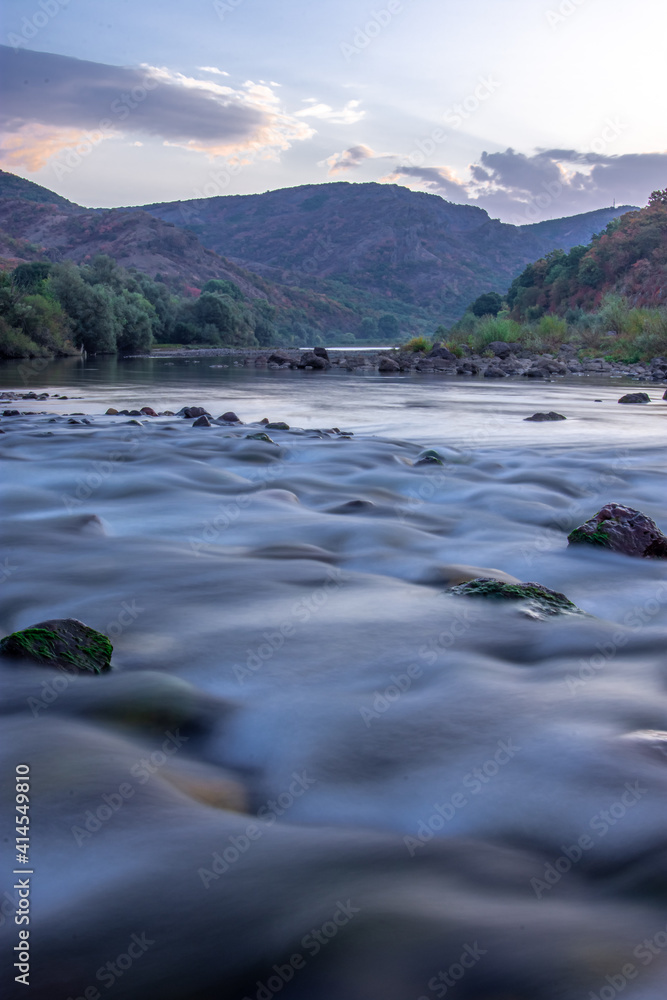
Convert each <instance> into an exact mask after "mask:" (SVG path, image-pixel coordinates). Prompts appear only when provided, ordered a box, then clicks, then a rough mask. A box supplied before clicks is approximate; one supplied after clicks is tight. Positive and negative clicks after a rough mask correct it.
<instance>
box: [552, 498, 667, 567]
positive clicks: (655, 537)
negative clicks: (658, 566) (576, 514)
mask: <svg viewBox="0 0 667 1000" xmlns="http://www.w3.org/2000/svg"><path fill="white" fill-rule="evenodd" d="M567 540H568V542H569V543H570V545H592V546H594V547H596V548H602V549H609V550H610V551H612V552H620V553H622V554H623V555H626V556H634V557H639V558H644V559H667V535H664V534H663V533H662V531H661V530H660V528H659V527H658V525H657V524H656V523H655V521H653V520H652V519H651V518H650V517H648V516H647V515H646V514H643V513H642V512H641V511H640V510H635V509H634V508H633V507H625V506H624V505H623V504H619V503H608V504H606V505H605V506H604V507H603V508H602V509H601V510H599V511H598V512H597V514H596V515H595V516H594V517H592V518H591V519H590V521H586V522H584V524H580V525H579V527H578V528H575V529H574V531H571V532H570V534H569V535H568V536H567Z"/></svg>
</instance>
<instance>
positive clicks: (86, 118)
mask: <svg viewBox="0 0 667 1000" xmlns="http://www.w3.org/2000/svg"><path fill="white" fill-rule="evenodd" d="M0 60H1V64H0V66H1V68H0V95H1V97H2V112H1V118H2V120H3V123H4V128H5V129H6V130H8V131H17V130H18V129H19V128H21V127H23V126H25V125H31V124H40V125H49V126H54V127H59V128H80V129H94V128H99V127H100V122H102V121H104V120H106V121H109V122H112V124H113V126H115V127H118V128H119V129H121V130H122V131H124V132H127V131H130V132H135V133H143V134H145V135H152V136H159V137H161V138H163V139H166V140H169V141H173V142H189V141H193V140H194V141H195V142H199V143H204V144H211V145H215V144H223V143H242V142H243V141H245V140H248V139H250V138H251V137H252V136H253V135H254V134H255V133H257V132H258V131H259V130H260V129H261V128H263V127H265V126H267V125H268V124H269V122H270V112H269V111H267V110H264V109H262V107H261V106H258V104H257V103H254V102H253V103H250V102H248V101H246V100H244V97H243V95H242V94H239V93H238V92H237V93H234V92H231V93H230V94H229V95H225V94H223V93H221V92H216V91H215V90H213V89H199V88H198V87H195V86H188V85H185V83H184V81H183V80H182V78H181V79H180V80H179V78H178V77H171V78H170V77H168V76H166V75H164V74H161V73H160V71H154V70H150V69H142V68H136V69H135V68H128V67H122V66H107V65H105V64H103V63H94V62H88V61H85V60H82V59H71V58H69V57H68V56H59V55H53V54H51V53H47V52H32V51H28V50H24V49H19V50H15V49H12V48H9V47H8V46H0ZM209 86H210V87H211V88H213V87H215V85H214V84H211V85H209ZM221 89H222V88H221ZM106 127H107V128H109V126H106Z"/></svg>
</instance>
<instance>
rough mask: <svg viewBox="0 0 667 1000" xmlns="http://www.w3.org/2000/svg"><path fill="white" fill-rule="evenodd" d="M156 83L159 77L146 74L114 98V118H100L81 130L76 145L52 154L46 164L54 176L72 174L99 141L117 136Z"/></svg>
mask: <svg viewBox="0 0 667 1000" xmlns="http://www.w3.org/2000/svg"><path fill="white" fill-rule="evenodd" d="M159 86H160V82H159V80H155V79H152V78H151V77H149V76H145V77H144V78H143V80H142V83H141V84H138V85H137V86H135V87H132V88H131V90H129V91H125V92H123V93H122V94H119V96H118V97H117V98H116V100H114V101H112V102H111V104H110V105H109V111H110V112H111V114H112V115H113V118H102V119H100V121H99V122H98V124H97V128H96V129H93V131H86V132H84V133H83V139H82V140H80V141H79V142H78V143H77V144H76V146H65V147H64V148H63V149H61V150H60V152H59V153H58V155H57V156H56V157H51V159H50V160H49V166H50V168H51V170H52V171H53V173H54V174H55V175H56V179H57V180H62V178H63V177H65V176H67V174H71V173H72V171H73V170H76V168H77V167H79V166H80V165H81V164H82V163H83V161H84V160H85V159H86V157H87V156H90V154H91V153H92V152H93V150H94V149H95V148H96V147H97V146H99V144H100V143H101V142H103V141H104V140H105V139H110V138H112V137H113V136H114V135H116V134H117V133H116V129H117V127H118V125H119V124H120V123H121V122H124V121H125V120H126V119H127V118H129V117H130V115H131V114H132V112H133V111H135V110H136V109H137V108H138V107H139V105H140V104H142V103H143V101H145V100H146V98H147V97H148V95H149V94H150V93H151V92H152V91H153V90H155V89H156V88H157V87H159Z"/></svg>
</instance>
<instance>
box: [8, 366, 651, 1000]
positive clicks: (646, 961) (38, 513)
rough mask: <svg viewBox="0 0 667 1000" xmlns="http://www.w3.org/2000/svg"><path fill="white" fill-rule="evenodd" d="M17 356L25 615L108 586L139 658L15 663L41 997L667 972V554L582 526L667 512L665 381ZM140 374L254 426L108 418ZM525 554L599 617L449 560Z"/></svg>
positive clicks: (14, 487) (617, 988)
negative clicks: (571, 537) (548, 610)
mask: <svg viewBox="0 0 667 1000" xmlns="http://www.w3.org/2000/svg"><path fill="white" fill-rule="evenodd" d="M217 364H220V365H229V366H230V367H228V368H224V367H222V368H219V367H211V365H217ZM20 367H21V366H19V365H16V366H5V367H4V368H3V369H1V370H0V387H1V388H3V389H10V388H11V389H14V390H17V389H18V390H21V391H25V390H28V391H29V390H34V391H36V392H37V391H39V390H41V389H45V390H47V391H48V392H49V393H51V394H52V395H51V396H50V397H49V399H47V400H45V401H39V402H35V401H30V402H26V401H19V402H16V403H6V404H5V406H7V407H9V406H12V407H15V408H18V409H24V408H26V409H27V408H28V407H30V408H33V409H34V410H40V411H44V412H43V413H35V414H32V415H27V416H19V417H6V418H3V419H2V421H1V422H0V429H2V430H3V431H4V432H5V433H3V434H2V435H0V453H1V454H2V459H3V465H4V469H5V475H4V477H3V484H2V487H1V490H2V494H1V496H2V508H3V513H4V520H3V526H2V532H3V538H2V550H1V555H2V560H4V562H2V566H1V567H0V576H1V578H2V593H3V597H4V602H3V612H2V629H3V632H2V634H3V635H5V634H7V633H9V632H11V631H13V630H16V629H20V628H24V627H26V626H28V625H30V624H33V623H35V622H38V621H41V620H44V619H49V618H60V617H74V618H79V619H81V620H82V621H84V622H86V623H87V624H89V625H91V626H93V627H94V628H97V629H99V630H100V631H103V632H105V633H106V634H108V635H109V636H110V637H111V638H112V641H113V644H114V656H113V663H114V667H115V669H114V670H113V672H112V673H111V674H109V675H106V676H103V677H92V678H89V677H71V676H68V677H64V675H58V674H56V675H55V679H54V675H52V673H51V672H49V671H48V670H46V669H45V668H38V667H34V668H29V667H26V666H25V665H22V666H20V667H19V666H18V665H17V664H15V663H11V662H5V663H4V664H3V665H2V667H0V684H1V686H2V712H3V713H4V718H3V733H4V738H3V741H2V756H3V764H4V769H3V773H4V776H3V782H4V783H5V785H3V788H4V791H5V793H6V795H7V796H9V795H10V794H12V795H13V787H14V772H15V768H16V765H19V764H28V765H29V767H30V770H31V820H32V830H33V832H32V841H31V850H32V856H31V857H32V869H31V870H34V874H33V875H31V879H32V882H31V904H32V911H31V913H32V915H31V923H30V931H31V936H30V947H31V948H32V949H34V951H33V952H32V956H33V957H32V959H31V977H32V978H31V985H32V990H31V992H30V995H31V996H32V997H33V998H35V1000H60V998H62V1000H68V998H70V997H71V998H75V997H82V996H85V997H86V998H93V997H95V995H96V993H97V995H98V996H107V995H108V996H111V997H119V998H127V1000H139V998H141V1000H146V998H152V997H156V998H157V997H160V998H164V1000H204V998H211V1000H213V998H216V1000H218V998H225V1000H227V998H229V1000H244V998H246V1000H247V998H249V1000H272V998H273V997H274V996H277V995H280V996H281V997H286V998H287V1000H424V998H425V997H426V998H428V1000H431V998H433V997H444V996H448V997H454V998H456V1000H458V998H461V1000H581V998H585V1000H589V998H590V997H591V995H592V996H593V997H597V998H599V1000H613V997H615V996H617V995H620V994H622V995H623V997H624V998H631V1000H664V995H665V993H664V982H665V978H666V975H665V973H666V971H667V970H666V964H667V911H666V909H665V905H664V904H665V887H666V878H667V868H666V858H667V854H666V852H665V830H667V798H666V792H667V661H666V660H665V653H664V649H665V626H666V625H667V573H666V564H665V563H664V562H663V561H659V560H642V559H631V558H628V557H625V556H621V555H618V554H614V553H610V552H607V551H604V550H598V549H593V548H583V547H568V545H567V534H568V532H569V531H570V530H571V529H572V528H573V527H575V526H576V525H578V524H580V523H582V522H583V521H584V520H586V519H587V518H589V517H591V516H592V515H593V514H594V513H595V512H596V511H597V510H598V509H599V508H600V507H601V506H602V505H603V504H605V503H606V502H608V501H610V500H615V501H618V502H620V503H625V504H628V505H629V506H632V507H635V508H638V509H640V510H642V511H644V512H645V513H646V514H648V515H649V516H650V517H653V518H654V519H655V520H656V521H657V523H658V524H659V525H660V527H661V528H662V529H663V530H667V503H666V500H665V498H666V497H667V491H666V490H665V460H664V440H665V420H666V419H667V402H665V401H662V399H661V397H662V393H663V391H664V388H660V389H659V390H658V389H657V387H656V386H655V385H652V384H651V385H644V384H642V383H637V382H633V383H632V388H633V389H635V390H636V389H646V391H648V392H649V394H650V395H651V398H652V400H653V402H651V403H650V404H648V405H646V406H619V405H618V402H617V400H618V398H619V396H620V395H621V394H622V392H624V391H627V389H626V384H625V383H624V382H623V380H619V379H613V380H612V379H600V380H597V381H593V380H591V379H587V378H576V379H574V378H573V379H570V380H568V381H563V380H559V381H556V382H549V383H545V382H540V383H537V384H536V383H533V382H532V381H528V380H526V379H508V380H506V381H505V380H504V381H503V382H490V381H489V380H480V379H469V380H466V379H463V378H459V379H456V380H445V379H443V378H441V377H438V376H432V377H430V376H423V375H422V376H406V377H394V376H389V377H386V376H379V375H373V374H347V373H330V372H326V373H316V372H312V373H309V372H282V371H279V372H276V371H255V370H254V369H251V370H248V369H245V368H241V367H235V366H234V365H233V361H231V360H230V358H229V357H221V358H220V359H210V358H201V359H184V360H180V359H170V360H167V359H136V360H134V361H132V362H115V361H109V360H105V361H97V360H93V359H91V360H90V361H89V362H85V363H84V362H81V361H80V360H79V359H70V360H67V361H64V362H59V363H54V364H52V365H49V366H48V367H46V368H43V369H42V370H40V371H38V372H37V371H34V372H33V374H30V372H29V371H28V372H27V371H26V369H25V367H24V368H23V371H22V373H20V372H19V368H20ZM53 394H58V395H61V396H62V395H66V396H68V397H69V398H68V399H67V400H62V399H54V398H53ZM143 405H149V406H153V407H154V408H155V409H156V410H164V409H170V410H173V411H177V410H178V409H179V408H180V407H181V406H183V405H203V406H204V407H206V408H207V409H209V410H210V412H211V413H212V414H213V415H214V416H216V417H217V416H218V415H219V414H220V413H222V412H223V411H225V410H229V409H233V410H235V411H236V412H237V413H238V415H239V417H240V418H241V420H243V421H244V422H245V423H244V425H230V426H222V425H218V424H216V425H214V426H212V427H193V426H192V423H193V421H192V420H184V419H182V418H179V417H159V418H150V417H145V418H143V417H142V418H141V420H140V422H139V424H137V423H129V422H128V418H127V417H107V416H104V411H105V410H106V409H107V407H109V406H114V407H116V408H121V407H127V408H128V409H129V408H140V407H141V406H143ZM536 410H557V411H558V412H560V413H562V414H563V415H565V416H566V417H567V419H566V420H565V421H558V422H554V423H532V422H525V420H524V418H525V417H526V416H529V415H530V414H532V413H533V412H535V411H536ZM72 413H79V414H81V413H84V414H89V415H90V416H89V417H88V418H86V419H89V420H90V423H88V424H85V423H78V424H70V423H69V422H68V421H69V420H70V419H75V420H79V421H81V420H82V417H80V416H79V417H74V418H71V417H70V416H69V414H72ZM263 417H268V418H269V419H270V420H271V421H281V420H282V421H286V422H287V423H288V424H289V425H290V430H268V432H267V433H268V435H269V436H270V438H271V439H272V442H267V441H263V440H256V439H252V438H249V437H248V435H251V434H257V433H260V432H262V431H264V427H263V426H262V425H259V424H255V423H254V422H256V421H259V420H260V419H261V418H263ZM249 425H250V426H249ZM334 427H335V428H337V429H339V430H340V431H341V432H343V433H342V434H341V433H339V432H338V431H337V430H334ZM426 448H433V449H436V450H437V451H438V453H439V455H440V459H441V462H442V464H434V463H422V464H418V463H419V459H420V457H423V455H424V449H426ZM502 574H508V575H509V577H513V578H518V579H519V580H522V581H536V582H538V583H540V584H543V585H545V586H547V587H549V588H552V589H554V590H556V591H559V592H563V593H565V594H566V595H567V597H568V598H570V600H572V601H573V602H574V603H575V605H577V607H578V608H579V609H581V611H582V612H583V613H582V614H568V615H560V616H555V617H552V618H548V619H546V620H540V619H538V618H535V617H534V616H532V615H530V614H527V613H526V612H525V609H523V608H522V607H520V606H518V605H516V604H515V603H513V602H509V601H508V602H492V601H488V600H480V599H477V600H473V599H471V598H465V597H461V596H457V595H455V594H452V593H450V592H449V589H450V587H451V586H452V585H454V584H457V583H460V582H462V581H464V580H466V579H472V578H474V577H476V576H486V575H500V576H502ZM509 577H508V578H509ZM63 677H64V679H63ZM56 682H57V683H56ZM10 819H12V820H13V814H10ZM4 838H5V839H4V841H3V846H2V886H1V888H2V892H3V893H4V895H2V900H3V903H2V907H1V915H0V924H1V926H0V938H1V940H2V955H3V961H5V962H6V961H7V956H8V955H9V954H11V948H13V946H14V944H16V942H17V933H18V926H17V925H15V923H14V920H13V913H14V909H15V906H17V905H18V900H19V897H18V892H19V890H18V889H15V888H13V886H14V885H15V884H16V883H15V881H13V879H15V878H18V877H20V876H13V875H12V874H11V872H12V870H13V868H14V866H15V857H14V852H13V844H14V825H13V822H12V823H11V824H10V825H9V826H8V827H7V831H6V833H4ZM10 963H11V960H10ZM3 971H6V976H7V982H8V983H9V984H10V985H9V988H8V991H7V994H6V995H7V996H8V997H10V998H11V1000H13V998H14V997H21V996H23V995H24V990H23V987H22V986H21V984H17V983H14V975H15V973H13V972H12V971H11V969H10V968H9V967H7V968H6V970H3ZM12 984H13V985H12ZM87 991H88V992H87ZM95 991H96V992H95ZM610 991H611V992H610ZM25 995H28V994H27V993H26V994H25Z"/></svg>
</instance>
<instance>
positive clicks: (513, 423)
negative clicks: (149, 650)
mask: <svg viewBox="0 0 667 1000" xmlns="http://www.w3.org/2000/svg"><path fill="white" fill-rule="evenodd" d="M235 360H237V361H238V360H239V359H235V358H234V357H233V356H231V355H221V356H219V357H206V358H204V357H200V358H169V359H165V358H158V357H152V358H134V359H123V358H118V357H116V356H111V357H108V356H102V357H96V358H91V359H88V360H83V359H81V358H65V359H63V360H59V361H53V362H48V363H45V362H41V361H37V362H23V363H20V364H18V363H17V364H9V363H5V364H4V365H2V366H0V389H15V390H16V389H18V390H21V391H38V390H39V389H47V390H48V391H50V392H52V393H58V394H63V395H67V396H68V397H69V399H68V401H67V402H66V403H65V402H63V401H58V400H47V401H45V402H44V403H42V402H40V403H39V404H33V405H35V406H36V405H39V407H40V409H44V410H49V411H51V412H59V413H64V412H68V413H70V412H76V411H85V412H87V413H104V411H105V410H106V409H107V408H108V407H110V406H113V407H115V408H116V409H133V408H138V409H140V408H141V407H142V406H144V405H149V406H153V407H154V408H155V409H157V410H165V409H170V410H173V411H177V410H179V409H180V408H181V407H182V406H187V405H200V406H204V407H206V408H207V409H209V410H210V412H211V413H212V414H213V415H214V416H218V415H219V414H221V413H223V412H225V411H226V410H229V409H233V410H235V411H236V412H237V413H238V414H239V416H241V418H242V419H243V420H247V421H254V420H261V419H262V417H265V416H268V417H269V418H270V419H274V420H286V421H287V422H288V423H290V424H294V425H296V426H302V427H303V426H311V427H312V426H323V425H325V424H327V423H328V424H329V425H332V424H335V425H336V426H342V425H343V424H344V425H345V426H346V427H348V428H349V429H351V430H354V431H356V432H359V431H366V432H367V433H373V434H377V433H386V434H394V435H399V436H401V437H404V438H405V437H407V438H410V439H413V440H426V439H428V440H432V439H433V435H434V434H435V435H439V436H444V437H446V438H447V439H448V440H450V441H452V442H457V443H465V442H467V441H472V442H475V443H477V444H481V443H484V442H493V441H496V442H503V443H511V442H515V441H516V442H524V443H526V444H528V443H531V442H536V443H537V442H541V441H544V440H545V431H544V428H543V427H542V428H541V429H540V426H539V425H538V427H537V429H536V427H535V425H531V424H530V423H528V424H523V423H522V421H523V418H524V417H526V416H530V415H531V414H532V413H534V412H535V411H537V410H552V409H560V410H561V411H563V412H564V413H565V415H566V416H567V417H568V418H569V419H570V420H571V421H572V422H570V423H561V424H559V425H558V429H557V431H556V430H555V428H554V427H553V425H552V426H551V427H550V429H549V431H547V432H546V433H547V434H550V435H551V439H554V440H556V441H562V442H573V443H574V442H584V441H591V440H599V441H601V442H604V441H606V440H608V436H609V434H610V433H612V434H613V435H614V439H615V440H617V441H621V440H634V439H636V437H637V435H641V437H642V439H644V440H646V439H647V438H648V439H655V440H659V439H660V437H661V435H663V430H662V424H661V423H660V422H659V421H658V420H657V416H656V410H657V409H659V410H660V411H661V412H662V411H663V410H664V408H665V405H666V404H664V403H662V401H661V396H662V393H663V390H662V388H660V387H656V386H655V385H654V384H648V385H646V386H645V385H644V384H641V383H637V382H636V381H632V382H629V381H628V380H623V379H617V378H614V379H612V378H604V379H597V380H596V379H591V378H577V377H572V378H570V379H566V380H564V379H560V380H558V381H554V382H542V381H539V382H537V383H536V382H534V381H533V380H531V379H524V378H512V379H507V380H503V381H502V382H500V381H496V380H488V379H483V378H476V379H469V378H465V377H457V378H455V379H451V378H450V379H445V378H443V377H442V376H438V375H422V374H416V373H412V374H406V375H400V376H394V375H379V374H377V373H372V372H371V373H361V372H360V373H355V374H350V373H348V372H338V371H328V372H305V371H275V370H273V371H272V370H266V369H255V367H254V366H250V367H243V366H242V365H241V366H238V365H237V366H236V367H235V366H234V361H235ZM241 360H242V359H241ZM628 385H631V386H632V388H633V389H646V390H647V391H648V392H649V394H650V395H651V396H652V398H653V399H654V400H656V401H659V402H656V403H655V405H653V404H652V405H650V406H648V407H619V406H618V405H617V401H618V398H619V396H620V395H621V394H622V392H623V391H625V389H624V387H625V386H628ZM598 400H599V401H598ZM25 405H26V406H27V405H28V404H25ZM421 410H428V418H426V417H425V415H424V414H422V413H421V412H420V411H421ZM549 439H550V438H547V440H549Z"/></svg>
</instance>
